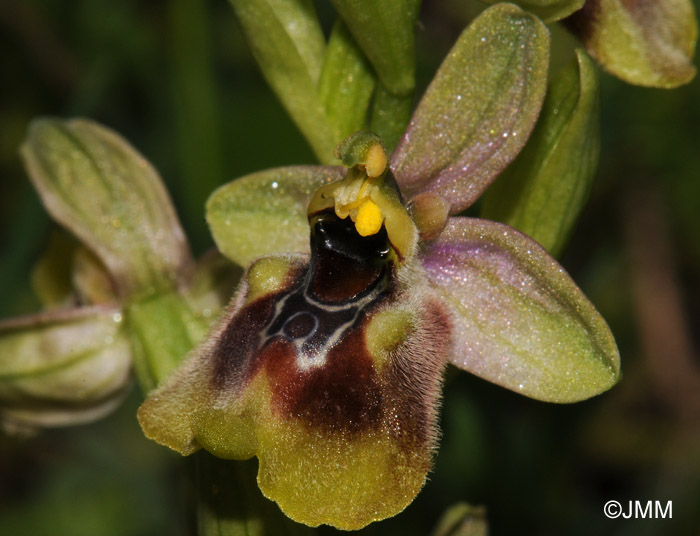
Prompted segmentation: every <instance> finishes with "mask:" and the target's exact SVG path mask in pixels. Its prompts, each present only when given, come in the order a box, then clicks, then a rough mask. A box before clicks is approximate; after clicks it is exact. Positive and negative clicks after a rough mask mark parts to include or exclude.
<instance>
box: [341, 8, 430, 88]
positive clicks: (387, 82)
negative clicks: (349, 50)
mask: <svg viewBox="0 0 700 536" xmlns="http://www.w3.org/2000/svg"><path fill="white" fill-rule="evenodd" d="M332 3H333V6H334V7H335V9H336V10H337V11H338V14H339V15H340V16H341V17H342V19H343V20H344V21H345V24H347V26H348V28H349V29H350V32H351V33H352V35H353V37H354V38H355V40H356V41H357V43H358V44H359V45H360V47H361V48H362V50H363V51H364V53H365V54H366V55H367V58H368V59H369V61H370V62H371V63H372V65H373V66H374V69H375V70H376V71H377V75H378V76H379V79H380V80H381V81H382V83H383V84H384V86H385V87H386V88H387V89H388V90H389V91H390V92H391V93H393V94H395V95H399V96H406V95H411V94H412V93H413V89H414V87H415V38H414V25H415V22H416V17H417V16H418V9H417V8H418V5H417V2H415V1H414V0H394V1H392V2H377V1H375V0H332Z"/></svg>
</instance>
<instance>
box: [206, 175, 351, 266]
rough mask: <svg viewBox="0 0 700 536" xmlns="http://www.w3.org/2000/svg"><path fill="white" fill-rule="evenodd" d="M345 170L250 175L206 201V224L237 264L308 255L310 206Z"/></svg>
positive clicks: (224, 251) (219, 246) (219, 244)
mask: <svg viewBox="0 0 700 536" xmlns="http://www.w3.org/2000/svg"><path fill="white" fill-rule="evenodd" d="M344 175H345V170H344V168H341V167H320V166H297V167H283V168H277V169H270V170H266V171H261V172H259V173H253V174H252V175H246V176H245V177H241V178H239V179H236V180H234V181H232V182H229V183H228V184H225V185H224V186H222V187H221V188H219V189H218V190H216V191H215V192H214V193H213V194H212V195H211V197H210V198H209V200H208V201H207V215H206V218H207V223H208V224H209V228H210V229H211V232H212V235H213V237H214V241H215V242H216V245H217V247H218V248H219V251H221V253H222V254H223V255H225V256H226V257H228V258H229V259H231V260H232V261H233V262H235V263H237V264H238V265H239V266H244V267H245V266H248V265H249V264H250V263H251V262H252V261H253V260H254V259H256V258H258V257H262V256H265V255H273V254H279V253H308V252H309V224H308V220H307V217H306V208H307V206H308V204H309V201H310V200H311V197H312V196H313V194H314V192H315V191H316V190H317V189H318V188H320V187H321V186H322V185H323V184H326V183H329V182H332V181H334V180H338V179H341V178H343V176H344Z"/></svg>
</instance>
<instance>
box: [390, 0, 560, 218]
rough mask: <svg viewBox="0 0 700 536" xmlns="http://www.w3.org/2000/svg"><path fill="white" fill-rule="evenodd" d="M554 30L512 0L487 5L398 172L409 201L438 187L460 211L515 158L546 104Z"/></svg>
mask: <svg viewBox="0 0 700 536" xmlns="http://www.w3.org/2000/svg"><path fill="white" fill-rule="evenodd" d="M548 61H549V32H548V31H547V28H546V27H545V26H544V24H542V22H541V21H540V20H539V19H538V18H537V17H535V16H533V15H531V14H529V13H526V12H524V11H522V10H521V9H520V8H518V7H516V6H514V5H512V4H500V5H497V6H494V7H491V8H489V9H487V10H486V11H485V12H484V13H482V14H481V15H480V16H479V17H478V18H477V19H476V20H475V21H474V22H473V23H472V24H471V25H470V26H469V28H467V29H466V30H465V31H464V32H463V33H462V35H461V36H460V37H459V40H458V41H457V43H456V44H455V46H454V47H453V48H452V51H451V52H450V54H449V55H448V56H447V58H446V59H445V61H444V62H443V64H442V66H441V67H440V69H439V70H438V72H437V74H436V76H435V78H434V79H433V82H432V84H431V85H430V86H429V87H428V90H427V91H426V93H425V96H424V97H423V99H422V100H421V102H420V104H419V105H418V108H417V109H416V112H415V113H414V114H413V118H412V119H411V123H410V124H409V126H408V129H407V130H406V133H405V135H404V137H403V139H402V140H401V141H400V142H399V145H398V147H397V148H396V151H394V154H393V155H392V161H391V169H392V171H393V172H394V175H395V177H396V181H397V182H398V184H399V186H400V188H401V192H402V194H404V196H405V197H406V198H407V199H408V200H410V199H412V198H413V197H415V196H416V195H417V194H419V193H421V192H426V191H427V192H432V193H435V194H437V195H440V196H442V197H444V198H445V199H447V200H448V201H449V202H450V203H451V207H450V213H451V214H456V213H457V212H460V211H461V210H463V209H465V208H466V207H468V206H469V205H471V204H472V203H473V202H474V201H475V200H476V199H477V198H478V197H479V196H480V195H481V194H482V193H483V192H484V190H485V189H486V188H487V186H488V185H489V184H490V183H491V182H492V181H493V180H494V179H495V178H496V177H497V176H498V174H499V173H500V172H501V171H503V169H504V168H505V167H506V165H508V163H509V162H510V161H511V160H513V158H515V156H516V155H517V154H518V152H519V151H520V149H521V148H522V146H523V145H524V144H525V141H526V140H527V137H528V136H529V134H530V132H531V131H532V128H533V127H534V125H535V121H536V120H537V116H538V114H539V111H540V107H541V106H542V101H543V99H544V94H545V90H546V85H547V67H548Z"/></svg>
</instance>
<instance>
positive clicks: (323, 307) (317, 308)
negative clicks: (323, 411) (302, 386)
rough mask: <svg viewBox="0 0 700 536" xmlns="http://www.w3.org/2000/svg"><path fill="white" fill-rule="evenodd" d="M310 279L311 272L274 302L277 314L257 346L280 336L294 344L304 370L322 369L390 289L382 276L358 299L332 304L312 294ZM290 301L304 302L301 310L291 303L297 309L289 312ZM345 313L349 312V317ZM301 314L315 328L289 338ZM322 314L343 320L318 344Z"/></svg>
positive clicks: (328, 318)
mask: <svg viewBox="0 0 700 536" xmlns="http://www.w3.org/2000/svg"><path fill="white" fill-rule="evenodd" d="M311 277H312V273H311V270H310V269H309V270H308V271H307V273H306V275H305V276H304V278H303V280H302V282H301V284H300V285H299V286H298V287H297V288H296V289H294V290H293V291H291V292H290V293H289V294H287V295H286V296H284V297H283V298H282V299H280V300H279V301H278V302H277V303H275V312H274V314H273V316H272V318H271V319H270V321H269V322H268V324H267V326H266V327H265V330H264V331H263V333H262V336H261V337H260V342H259V344H258V348H262V347H263V346H265V345H266V344H267V343H268V342H269V341H270V340H272V339H273V338H275V337H281V338H283V339H285V340H287V341H289V342H291V343H292V344H294V347H295V350H296V362H297V366H298V367H299V369H300V370H303V371H308V370H311V369H313V368H316V367H320V366H323V365H324V364H325V363H326V358H327V356H328V352H329V351H330V350H331V349H332V348H333V347H334V346H335V345H336V344H337V343H338V341H340V340H341V339H342V337H343V335H345V333H346V332H347V331H348V330H349V329H350V328H352V327H353V326H354V325H355V323H356V322H357V320H358V318H359V316H360V313H361V312H362V311H363V310H364V308H365V307H367V306H368V305H369V304H371V303H372V302H373V301H375V300H376V299H377V298H378V297H379V296H380V295H381V294H382V293H383V292H384V291H385V290H386V288H387V286H388V285H387V281H386V278H385V277H379V278H378V279H377V281H375V282H374V283H373V284H372V286H371V287H370V288H369V289H367V291H365V292H363V293H362V294H361V295H360V296H359V297H357V298H356V299H351V300H347V301H345V302H342V303H339V304H333V303H325V302H321V301H318V300H316V299H314V298H313V297H312V296H311V295H310V294H309V286H310V283H311ZM290 301H291V302H294V301H297V302H301V307H300V304H299V303H296V304H291V305H290V306H292V307H296V308H295V310H294V312H292V311H289V310H288V309H289V307H287V305H288V304H290ZM289 313H291V314H289ZM343 313H347V315H344V314H343ZM285 314H289V316H288V317H287V318H286V319H284V317H285ZM300 315H309V316H310V317H311V318H312V319H313V326H312V327H311V329H310V330H309V331H308V332H307V333H306V334H305V335H303V336H298V337H290V336H289V335H288V334H287V333H285V328H286V327H287V326H288V325H289V323H290V322H291V321H292V320H294V319H295V318H298V317H299V316H300ZM320 315H324V316H325V318H326V319H327V320H328V321H329V322H332V321H333V320H331V319H332V318H333V317H336V318H340V319H342V322H341V323H340V324H338V325H337V326H335V328H334V329H333V331H331V332H330V333H329V334H328V335H327V336H326V337H325V340H324V341H323V342H322V343H320V344H319V342H320V341H317V342H314V341H313V338H314V336H315V335H317V333H318V332H319V330H320V329H321V328H322V327H323V325H322V320H321V316H320ZM282 319H284V322H282V323H281V325H280V320H282Z"/></svg>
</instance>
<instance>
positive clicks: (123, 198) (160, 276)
mask: <svg viewBox="0 0 700 536" xmlns="http://www.w3.org/2000/svg"><path fill="white" fill-rule="evenodd" d="M21 153H22V156H23V158H24V161H25V165H26V167H27V171H28V174H29V178H30V179H31V180H32V182H33V184H34V186H35V188H36V189H37V191H38V193H39V195H40V196H41V199H42V201H43V203H44V205H45V207H46V209H47V211H48V212H49V213H50V214H51V216H52V217H53V218H54V219H55V220H56V221H58V222H59V223H61V224H62V225H63V226H64V227H66V228H67V229H68V230H70V231H71V232H72V233H73V234H74V235H76V236H77V237H78V238H79V239H80V240H81V241H82V242H83V243H84V244H85V245H86V246H87V247H89V248H90V249H91V250H92V251H93V252H94V253H95V254H96V255H97V257H98V258H99V259H100V261H101V262H102V263H103V264H104V265H105V267H106V268H107V270H108V271H109V273H110V275H111V277H112V278H113V279H114V281H115V282H116V284H117V287H118V291H119V294H120V295H121V296H132V295H137V294H138V295H144V294H150V293H153V292H158V291H161V290H163V289H169V288H173V287H174V286H176V285H177V284H179V283H180V282H181V281H182V280H183V278H185V276H186V275H187V273H188V271H189V269H190V268H191V263H192V259H191V257H190V252H189V248H188V245H187V241H186V239H185V235H184V233H183V231H182V228H181V227H180V224H179V222H178V219H177V216H176V215H175V212H174V210H173V207H172V204H171V202H170V199H169V197H168V194H167V192H166V191H165V189H164V188H163V184H162V183H161V180H160V177H159V176H158V174H157V172H156V171H155V170H154V169H153V168H152V167H151V165H150V164H149V163H148V162H147V161H146V160H145V159H144V158H143V157H142V156H141V155H140V154H139V153H138V152H136V151H135V150H134V149H133V148H132V147H131V146H130V145H129V144H128V143H127V142H126V141H125V140H124V139H123V138H122V137H121V136H119V135H117V134H116V133H114V132H113V131H111V130H109V129H107V128H105V127H102V126H100V125H98V124H96V123H94V122H92V121H88V120H84V119H74V120H70V121H60V120H54V119H40V120H36V121H34V122H33V123H32V124H31V126H30V128H29V134H28V136H27V139H26V141H25V142H24V144H23V145H22V148H21Z"/></svg>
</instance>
